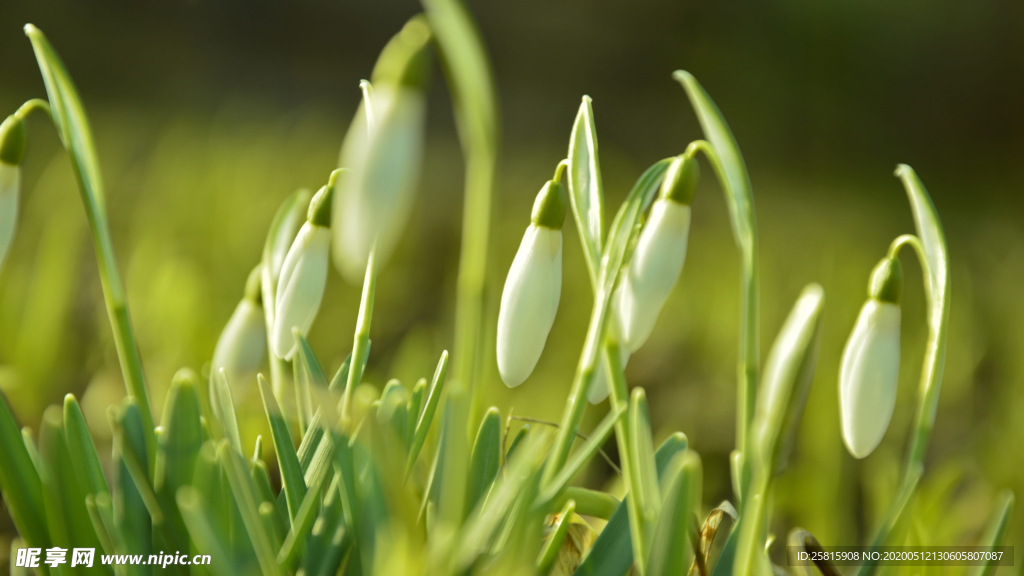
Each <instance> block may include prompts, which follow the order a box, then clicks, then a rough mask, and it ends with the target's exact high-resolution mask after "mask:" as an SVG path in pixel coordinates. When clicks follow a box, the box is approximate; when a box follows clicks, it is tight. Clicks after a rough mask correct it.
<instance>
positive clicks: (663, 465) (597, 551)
mask: <svg viewBox="0 0 1024 576" xmlns="http://www.w3.org/2000/svg"><path fill="white" fill-rule="evenodd" d="M686 448H687V440H686V436H685V435H684V434H682V433H676V434H673V435H672V436H669V437H668V439H667V440H665V441H664V442H663V443H662V444H661V446H659V447H658V451H657V452H655V453H654V464H655V467H656V468H657V471H658V477H659V478H662V477H664V474H665V471H666V469H667V468H668V464H669V462H670V461H671V460H672V458H673V457H674V456H675V455H676V454H679V453H680V452H683V451H685V450H686ZM631 538H632V537H631V535H630V530H629V512H628V510H627V504H626V501H625V500H623V501H622V503H620V504H619V506H618V508H616V509H615V513H614V514H612V517H611V518H610V519H609V520H608V524H606V525H605V527H604V530H602V531H601V534H599V535H598V537H597V540H596V541H595V542H594V546H593V547H592V548H591V549H590V553H589V554H587V557H586V558H584V559H583V563H582V564H580V566H579V568H577V569H576V572H574V576H622V575H623V574H625V573H626V571H628V570H629V568H630V566H632V565H633V544H632V540H631Z"/></svg>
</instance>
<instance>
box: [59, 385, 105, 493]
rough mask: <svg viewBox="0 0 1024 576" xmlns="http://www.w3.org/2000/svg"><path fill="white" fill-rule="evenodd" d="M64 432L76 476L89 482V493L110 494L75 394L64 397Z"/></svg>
mask: <svg viewBox="0 0 1024 576" xmlns="http://www.w3.org/2000/svg"><path fill="white" fill-rule="evenodd" d="M64 432H65V434H67V443H68V449H69V453H70V454H71V464H72V466H73V467H74V469H75V474H76V475H77V476H78V477H79V478H80V479H85V480H87V481H88V482H89V493H90V494H99V493H100V492H108V493H109V492H110V489H109V488H107V479H106V478H104V477H103V468H101V467H100V459H99V456H97V454H96V445H95V444H93V443H92V436H90V435H89V426H88V425H87V424H86V423H85V416H83V415H82V409H81V408H80V407H79V406H78V401H77V400H75V396H74V395H73V394H68V395H67V396H65V397H64Z"/></svg>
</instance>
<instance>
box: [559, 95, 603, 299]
mask: <svg viewBox="0 0 1024 576" xmlns="http://www.w3.org/2000/svg"><path fill="white" fill-rule="evenodd" d="M568 160H569V204H570V206H572V211H573V214H574V215H575V217H576V227H577V230H578V231H579V235H580V242H581V243H582V244H583V254H584V255H585V256H586V262H587V269H588V270H589V272H590V281H591V283H593V284H595V285H596V284H597V278H598V271H599V270H600V268H601V249H602V234H603V231H604V222H603V219H604V215H603V213H604V188H603V186H602V183H601V163H600V161H599V160H598V155H597V128H596V127H595V126H594V109H593V107H592V105H591V100H590V96H584V97H583V103H582V104H580V111H579V113H578V114H577V115H576V121H575V122H574V123H573V127H572V136H570V138H569V158H568Z"/></svg>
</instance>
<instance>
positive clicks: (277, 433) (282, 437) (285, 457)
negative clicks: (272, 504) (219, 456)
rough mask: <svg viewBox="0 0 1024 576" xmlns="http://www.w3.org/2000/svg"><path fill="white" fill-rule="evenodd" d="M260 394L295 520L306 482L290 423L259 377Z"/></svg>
mask: <svg viewBox="0 0 1024 576" xmlns="http://www.w3.org/2000/svg"><path fill="white" fill-rule="evenodd" d="M257 381H258V383H259V387H260V394H261V395H262V396H263V407H264V409H265V410H266V412H267V420H268V421H269V422H270V434H271V436H272V437H273V438H274V451H275V452H276V453H277V465H278V467H279V468H280V470H281V488H282V491H283V492H284V494H285V499H286V502H287V504H288V516H289V517H290V518H291V519H292V520H294V519H295V516H296V514H298V512H299V506H300V505H301V504H302V499H303V498H305V496H306V481H305V479H304V478H303V474H302V467H301V466H300V465H299V457H298V455H297V454H296V453H295V446H294V445H293V444H292V437H291V434H289V432H288V423H287V422H285V420H284V416H283V415H282V414H281V408H280V406H278V404H277V400H275V399H274V395H273V394H272V393H271V391H270V387H269V386H267V381H266V380H264V379H263V376H258V377H257Z"/></svg>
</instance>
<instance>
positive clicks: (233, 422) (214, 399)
mask: <svg viewBox="0 0 1024 576" xmlns="http://www.w3.org/2000/svg"><path fill="white" fill-rule="evenodd" d="M210 386H211V390H210V404H212V408H213V415H214V416H216V417H217V421H218V424H219V428H220V430H221V433H222V434H223V436H224V438H225V439H227V441H228V444H230V445H231V447H232V448H234V449H235V451H237V452H238V453H239V454H244V452H242V434H241V432H239V430H238V418H237V417H236V416H235V402H234V399H232V398H231V386H230V385H229V384H228V375H227V372H225V371H224V369H223V368H221V369H220V370H218V371H217V373H216V374H211V375H210Z"/></svg>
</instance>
